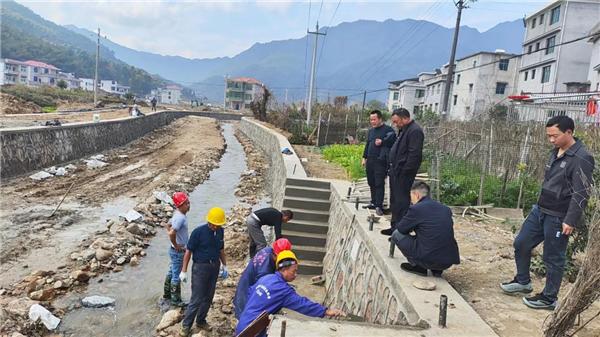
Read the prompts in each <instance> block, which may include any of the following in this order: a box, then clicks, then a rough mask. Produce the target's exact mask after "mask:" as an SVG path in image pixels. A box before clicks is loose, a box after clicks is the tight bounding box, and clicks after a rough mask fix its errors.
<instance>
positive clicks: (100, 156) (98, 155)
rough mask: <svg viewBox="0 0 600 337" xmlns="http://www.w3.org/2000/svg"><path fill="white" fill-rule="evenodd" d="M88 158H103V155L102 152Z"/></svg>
mask: <svg viewBox="0 0 600 337" xmlns="http://www.w3.org/2000/svg"><path fill="white" fill-rule="evenodd" d="M90 159H96V160H104V155H103V154H97V155H95V156H91V157H90Z"/></svg>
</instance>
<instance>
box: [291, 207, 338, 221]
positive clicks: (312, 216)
mask: <svg viewBox="0 0 600 337" xmlns="http://www.w3.org/2000/svg"><path fill="white" fill-rule="evenodd" d="M288 209H289V210H291V211H292V212H294V220H299V221H319V222H325V223H328V222H329V211H315V210H311V209H304V208H296V207H290V208H288Z"/></svg>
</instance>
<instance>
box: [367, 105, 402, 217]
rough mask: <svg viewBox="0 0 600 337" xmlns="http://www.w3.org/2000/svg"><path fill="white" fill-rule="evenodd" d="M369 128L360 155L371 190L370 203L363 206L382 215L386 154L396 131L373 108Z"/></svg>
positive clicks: (392, 143) (392, 142) (379, 112)
mask: <svg viewBox="0 0 600 337" xmlns="http://www.w3.org/2000/svg"><path fill="white" fill-rule="evenodd" d="M369 122H370V123H371V129H369V134H368V135H367V143H366V144H365V150H364V152H363V157H362V162H361V164H362V166H366V171H367V182H368V184H369V188H370V190H371V203H370V204H369V205H367V206H363V207H364V208H369V209H375V212H376V213H377V215H379V216H382V215H383V197H384V194H385V177H386V175H387V170H388V167H387V166H388V165H387V160H388V154H389V152H390V148H391V147H392V145H394V142H395V141H396V133H395V132H394V129H392V127H391V126H389V125H385V124H384V123H383V116H382V114H381V111H379V110H373V111H371V114H370V115H369Z"/></svg>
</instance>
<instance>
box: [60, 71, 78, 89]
mask: <svg viewBox="0 0 600 337" xmlns="http://www.w3.org/2000/svg"><path fill="white" fill-rule="evenodd" d="M61 80H62V81H65V83H67V89H69V90H73V89H79V87H80V86H81V80H80V79H78V78H77V77H75V75H73V73H63V72H59V73H58V81H61Z"/></svg>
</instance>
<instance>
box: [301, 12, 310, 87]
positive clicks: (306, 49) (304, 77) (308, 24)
mask: <svg viewBox="0 0 600 337" xmlns="http://www.w3.org/2000/svg"><path fill="white" fill-rule="evenodd" d="M311 4H312V1H308V20H307V21H306V47H305V49H304V76H303V78H302V82H303V84H302V86H304V87H305V88H306V67H307V62H306V61H307V60H308V29H309V28H310V8H311Z"/></svg>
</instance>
